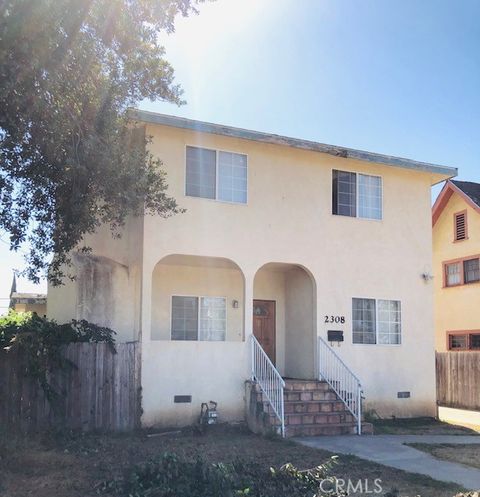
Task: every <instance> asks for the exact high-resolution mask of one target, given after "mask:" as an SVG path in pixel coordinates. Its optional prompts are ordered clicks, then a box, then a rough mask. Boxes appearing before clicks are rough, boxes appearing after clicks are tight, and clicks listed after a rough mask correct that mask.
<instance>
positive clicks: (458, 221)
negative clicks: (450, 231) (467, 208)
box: [454, 212, 467, 242]
mask: <svg viewBox="0 0 480 497" xmlns="http://www.w3.org/2000/svg"><path fill="white" fill-rule="evenodd" d="M454 219H455V223H454V224H455V241H456V242H458V241H461V240H466V239H467V213H466V212H458V213H457V214H455V216H454Z"/></svg>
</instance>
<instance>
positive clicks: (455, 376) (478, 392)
mask: <svg viewBox="0 0 480 497" xmlns="http://www.w3.org/2000/svg"><path fill="white" fill-rule="evenodd" d="M436 364H437V403H438V405H440V406H444V407H456V408H459V409H470V410H475V411H480V352H437V353H436Z"/></svg>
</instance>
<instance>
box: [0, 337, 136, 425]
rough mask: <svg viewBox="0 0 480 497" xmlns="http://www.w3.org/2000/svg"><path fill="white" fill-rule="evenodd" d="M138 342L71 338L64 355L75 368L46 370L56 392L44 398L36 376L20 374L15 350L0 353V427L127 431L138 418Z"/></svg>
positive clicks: (21, 367) (21, 366) (21, 359)
mask: <svg viewBox="0 0 480 497" xmlns="http://www.w3.org/2000/svg"><path fill="white" fill-rule="evenodd" d="M139 347H140V344H138V343H123V344H116V345H115V348H116V353H114V352H113V351H112V349H111V347H109V346H108V345H107V344H105V343H76V344H70V345H68V346H66V347H65V349H64V351H63V352H64V354H65V358H67V359H69V360H70V361H72V363H73V364H75V365H76V367H72V368H68V369H66V370H58V371H55V372H53V373H52V374H51V376H50V378H49V383H50V384H51V385H52V386H54V388H55V390H56V391H57V392H61V394H60V395H59V396H58V397H57V398H56V399H55V400H54V401H53V402H49V401H48V400H47V399H46V397H45V394H44V392H43V389H42V388H41V387H40V386H39V384H38V381H37V380H36V379H32V378H31V377H29V376H27V375H25V359H24V357H23V356H22V354H21V353H19V352H17V351H10V352H5V351H1V352H0V426H2V427H3V428H7V429H13V430H21V431H24V432H30V431H38V430H45V429H52V428H67V429H80V430H130V429H134V428H137V427H138V426H139V423H140V413H141V398H140V396H141V389H140V357H139Z"/></svg>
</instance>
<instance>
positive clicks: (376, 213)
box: [332, 169, 383, 219]
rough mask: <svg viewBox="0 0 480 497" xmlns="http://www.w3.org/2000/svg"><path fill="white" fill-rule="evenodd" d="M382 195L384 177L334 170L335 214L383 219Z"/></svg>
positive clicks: (333, 196) (333, 202)
mask: <svg viewBox="0 0 480 497" xmlns="http://www.w3.org/2000/svg"><path fill="white" fill-rule="evenodd" d="M382 196H383V193H382V178H380V177H379V176H371V175H368V174H357V173H350V172H347V171H339V170H336V169H334V170H333V176H332V213H333V214H336V215H339V216H349V217H360V218H364V219H382V216H383V214H382Z"/></svg>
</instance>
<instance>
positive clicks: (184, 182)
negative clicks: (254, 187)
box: [183, 143, 250, 206]
mask: <svg viewBox="0 0 480 497" xmlns="http://www.w3.org/2000/svg"><path fill="white" fill-rule="evenodd" d="M187 147H192V148H202V149H204V150H210V151H212V152H215V198H206V197H195V196H193V195H187ZM184 148H185V150H184V161H183V195H184V196H185V197H188V198H197V199H202V200H207V201H210V202H220V203H222V204H231V205H244V206H247V205H248V200H249V194H248V192H249V169H250V166H249V162H250V161H249V157H248V154H247V153H245V152H237V151H234V150H225V149H220V148H211V147H204V146H202V145H198V144H190V143H185V147H184ZM219 152H225V153H226V154H237V155H244V156H245V157H246V159H247V191H246V194H247V198H246V201H245V202H234V201H233V200H222V199H219V198H217V196H218V153H219Z"/></svg>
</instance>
